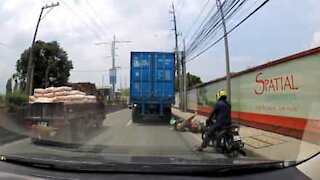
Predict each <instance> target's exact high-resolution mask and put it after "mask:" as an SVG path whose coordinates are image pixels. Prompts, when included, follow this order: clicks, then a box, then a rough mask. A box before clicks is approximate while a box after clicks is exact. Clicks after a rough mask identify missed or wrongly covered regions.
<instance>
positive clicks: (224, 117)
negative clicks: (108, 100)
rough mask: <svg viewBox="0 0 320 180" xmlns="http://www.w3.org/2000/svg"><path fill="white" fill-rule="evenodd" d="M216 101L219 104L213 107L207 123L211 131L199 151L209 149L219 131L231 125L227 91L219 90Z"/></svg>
mask: <svg viewBox="0 0 320 180" xmlns="http://www.w3.org/2000/svg"><path fill="white" fill-rule="evenodd" d="M216 100H217V102H216V103H215V105H214V106H213V109H212V111H211V114H210V116H209V118H208V120H207V122H206V124H207V125H208V126H209V129H208V131H207V133H206V136H205V138H204V139H203V142H202V144H201V145H200V146H199V147H198V148H197V151H203V148H205V147H207V145H208V143H209V142H210V140H213V139H214V138H215V134H216V132H217V131H219V130H220V129H222V128H223V127H226V126H229V125H231V105H230V104H229V103H228V102H227V91H226V90H219V91H218V93H217V94H216Z"/></svg>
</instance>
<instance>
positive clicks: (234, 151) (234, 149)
mask: <svg viewBox="0 0 320 180" xmlns="http://www.w3.org/2000/svg"><path fill="white" fill-rule="evenodd" d="M207 130H208V126H206V127H204V128H203V129H202V131H201V137H202V139H204V138H205V136H206V133H207ZM215 137H216V138H215V139H214V140H211V141H210V143H209V146H211V147H213V148H214V150H215V151H216V152H218V153H223V154H225V155H227V156H229V157H237V156H238V155H239V153H241V154H242V155H245V154H246V153H245V152H244V150H243V149H242V147H243V146H244V143H243V142H242V139H241V136H240V135H239V126H238V125H235V124H233V125H231V126H227V127H225V128H222V129H221V130H220V131H218V132H216V135H215Z"/></svg>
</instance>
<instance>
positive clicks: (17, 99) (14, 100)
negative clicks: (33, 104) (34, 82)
mask: <svg viewBox="0 0 320 180" xmlns="http://www.w3.org/2000/svg"><path fill="white" fill-rule="evenodd" d="M28 100H29V97H28V95H27V94H25V93H23V92H13V93H8V94H7V96H6V99H5V102H6V103H7V104H8V105H9V106H22V105H24V104H26V103H27V102H28Z"/></svg>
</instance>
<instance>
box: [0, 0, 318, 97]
mask: <svg viewBox="0 0 320 180" xmlns="http://www.w3.org/2000/svg"><path fill="white" fill-rule="evenodd" d="M51 2H54V3H55V2H56V1H50V0H28V1H24V0H0V19H1V20H0V34H1V36H0V69H1V76H0V92H5V85H6V81H7V79H8V78H10V76H11V75H12V74H13V73H14V72H15V64H16V61H17V60H18V59H19V57H20V54H21V53H22V52H23V50H24V49H26V48H28V47H30V45H31V42H32V37H33V34H34V30H35V26H36V22H37V19H38V17H39V13H40V10H41V7H42V6H44V5H46V4H51ZM206 2H207V0H173V1H171V0H152V1H150V0H130V1H129V0H126V1H125V0H95V1H90V0H59V3H60V5H59V6H57V7H55V8H53V9H52V10H50V11H49V9H46V10H45V11H44V14H43V15H45V14H46V13H47V12H48V11H49V13H48V14H46V15H45V16H44V18H43V19H42V20H41V23H40V27H39V30H38V35H37V40H42V41H46V42H50V41H58V42H59V43H60V45H61V46H62V47H63V48H64V49H65V50H66V51H67V53H68V55H69V58H70V60H72V62H73V65H74V69H73V70H72V71H71V76H70V78H69V81H70V82H93V83H95V84H96V85H97V87H100V86H102V85H107V84H108V83H109V77H108V69H110V68H111V65H112V63H111V58H110V57H109V56H110V55H111V51H110V50H111V47H110V45H109V44H107V43H110V42H111V41H112V38H113V36H114V35H115V37H116V40H119V41H122V40H124V41H130V43H118V44H117V50H116V54H117V56H116V66H118V67H120V69H118V74H117V75H118V84H117V87H118V88H119V87H122V88H124V87H128V86H129V77H130V75H129V71H130V68H129V66H130V51H169V52H171V51H173V50H174V43H175V42H174V36H173V31H172V28H173V24H172V21H171V20H172V14H170V13H169V10H170V9H171V4H172V3H173V4H174V5H175V9H176V14H177V28H178V31H179V32H180V33H181V34H182V36H179V46H180V48H182V39H183V38H185V39H186V42H187V44H188V42H190V37H192V34H194V31H195V30H196V29H197V27H198V26H199V22H201V21H202V20H203V19H204V15H205V14H206V13H207V12H208V11H210V9H211V8H212V7H215V1H214V0H209V2H208V5H207V6H206V8H203V7H204V5H205V4H206ZM249 2H250V3H249V5H254V4H255V3H257V2H261V1H259V0H249ZM249 5H248V7H246V8H245V9H244V11H245V10H247V11H248V10H250V7H252V6H249ZM201 11H203V13H202V14H201V16H200V17H199V21H195V20H196V17H197V16H198V15H199V13H200V12H201ZM243 16H244V14H241V13H239V14H238V15H237V16H235V17H234V19H231V20H230V22H228V24H227V28H230V27H232V26H234V25H235V23H236V22H237V21H238V20H239V19H240V18H242V17H243ZM319 17H320V1H318V0H305V1H301V0H281V1H279V0H270V1H269V3H267V4H266V5H265V6H264V7H263V8H262V9H261V10H259V11H258V12H257V13H256V14H254V15H253V16H252V17H250V19H248V20H247V21H246V22H245V23H243V24H242V25H241V26H239V28H237V29H236V30H235V31H233V32H232V33H231V34H230V35H229V46H230V63H231V71H233V72H238V71H241V70H244V69H246V68H248V67H253V66H256V65H260V64H263V63H266V62H268V61H271V60H276V59H279V58H282V57H285V56H288V55H291V54H294V53H298V52H300V51H303V50H307V49H310V48H313V47H316V46H319V45H320V20H319ZM188 32H189V33H188ZM186 35H188V36H186ZM212 41H214V39H213V40H212ZM97 43H106V44H102V45H95V44H97ZM187 71H188V72H190V73H192V74H195V75H197V76H200V77H201V79H202V80H203V81H204V82H206V81H209V80H212V79H215V78H218V77H221V76H224V75H225V57H224V44H223V41H221V42H220V43H218V44H217V45H215V46H213V47H212V48H211V49H210V50H208V51H207V52H206V53H204V54H203V55H201V56H199V57H198V58H196V59H194V60H193V61H191V62H189V63H188V64H187Z"/></svg>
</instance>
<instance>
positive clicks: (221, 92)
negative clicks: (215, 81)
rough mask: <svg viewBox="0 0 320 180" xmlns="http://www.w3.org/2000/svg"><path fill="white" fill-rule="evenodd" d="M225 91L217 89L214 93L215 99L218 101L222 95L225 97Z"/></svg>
mask: <svg viewBox="0 0 320 180" xmlns="http://www.w3.org/2000/svg"><path fill="white" fill-rule="evenodd" d="M227 94H228V93H227V91H226V90H224V89H222V90H219V91H218V93H217V94H216V99H217V101H219V99H220V98H221V97H223V96H225V97H226V98H227Z"/></svg>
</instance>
